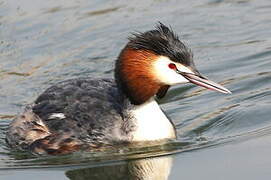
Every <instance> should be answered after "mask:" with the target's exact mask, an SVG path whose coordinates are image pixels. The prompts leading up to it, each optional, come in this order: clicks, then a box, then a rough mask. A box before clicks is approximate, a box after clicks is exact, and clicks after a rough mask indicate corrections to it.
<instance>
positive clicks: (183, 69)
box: [7, 24, 229, 154]
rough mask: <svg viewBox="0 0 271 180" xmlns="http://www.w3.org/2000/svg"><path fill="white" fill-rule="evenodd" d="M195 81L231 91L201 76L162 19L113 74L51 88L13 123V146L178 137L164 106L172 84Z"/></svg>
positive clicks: (90, 145)
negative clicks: (160, 103)
mask: <svg viewBox="0 0 271 180" xmlns="http://www.w3.org/2000/svg"><path fill="white" fill-rule="evenodd" d="M187 82H193V83H195V84H198V85H201V86H204V87H206V88H210V89H214V90H217V91H220V92H224V93H228V92H229V91H228V90H226V89H225V88H223V87H222V86H220V85H218V84H216V83H213V82H211V81H208V80H207V79H206V78H203V77H202V76H200V74H199V73H198V71H197V70H196V69H195V66H194V63H193V60H192V54H191V52H190V50H188V49H187V48H186V46H185V45H184V44H183V43H182V42H180V41H179V39H178V37H177V36H176V35H175V34H174V33H173V32H172V31H171V30H170V29H169V28H167V27H166V26H164V25H163V24H160V25H159V26H158V27H157V29H156V30H152V31H147V32H145V33H140V34H136V35H135V36H134V37H132V38H130V41H129V43H128V44H127V45H126V46H125V48H124V49H123V50H122V52H121V53H120V55H119V58H118V60H117V61H116V67H115V80H114V79H94V78H90V77H85V78H78V79H71V80H66V81H63V82H60V83H58V84H56V85H54V86H52V87H49V88H48V89H47V90H45V92H43V93H42V94H41V95H40V96H39V97H38V98H37V100H36V101H35V102H34V103H33V104H32V105H30V106H28V107H27V108H26V109H25V112H24V113H22V115H19V116H18V117H17V118H15V120H14V121H13V122H12V123H11V124H10V127H9V130H8V133H7V142H8V143H9V144H10V145H11V147H14V148H19V149H23V150H30V151H32V152H34V153H39V154H44V153H48V154H64V153H70V152H74V151H77V150H80V149H95V148H99V147H102V146H114V145H115V144H123V143H124V144H126V143H133V142H142V141H143V142H150V141H159V140H169V139H175V138H176V132H175V128H174V125H173V124H172V122H171V121H170V120H169V119H168V118H167V116H166V115H165V114H164V113H163V111H162V110H161V109H160V107H159V105H158V104H157V102H156V101H155V96H157V97H158V98H162V97H163V96H165V94H166V92H167V90H168V89H169V87H170V86H171V85H175V84H180V83H187Z"/></svg>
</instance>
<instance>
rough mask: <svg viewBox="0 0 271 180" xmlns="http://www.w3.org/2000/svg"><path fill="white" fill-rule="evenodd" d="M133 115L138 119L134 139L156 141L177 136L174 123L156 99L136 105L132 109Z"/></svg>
mask: <svg viewBox="0 0 271 180" xmlns="http://www.w3.org/2000/svg"><path fill="white" fill-rule="evenodd" d="M132 115H133V116H134V118H135V120H136V130H135V132H134V134H133V141H154V140H162V139H174V138H176V135H175V130H174V127H173V125H172V124H171V122H170V121H169V119H168V118H167V117H166V116H165V114H164V113H163V111H162V110H161V109H160V107H159V105H158V104H157V102H156V101H155V100H154V99H151V100H149V101H147V102H146V103H144V104H142V105H139V106H136V107H135V108H134V109H133V110H132Z"/></svg>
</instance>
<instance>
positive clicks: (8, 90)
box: [0, 0, 271, 180]
mask: <svg viewBox="0 0 271 180" xmlns="http://www.w3.org/2000/svg"><path fill="white" fill-rule="evenodd" d="M0 7H1V11H0V102H1V103H0V128H1V129H0V169H1V171H0V176H1V178H0V179H12V180H13V179H29V180H30V179H37V176H38V177H39V179H49V178H50V179H80V178H81V179H95V178H96V179H110V178H113V179H125V178H127V177H130V179H135V178H138V177H137V176H136V175H138V174H137V173H138V172H137V169H138V167H142V168H143V169H145V170H146V172H147V173H145V174H144V173H142V172H141V173H140V174H139V175H138V176H141V178H147V177H148V176H149V177H153V178H156V179H157V178H158V177H157V174H155V173H153V172H152V170H150V169H149V170H148V167H152V168H153V169H154V170H155V172H159V175H160V177H159V178H161V179H165V178H167V177H168V179H199V178H200V179H216V180H217V179H269V178H270V176H271V172H270V170H269V167H270V165H271V158H270V156H269V150H270V148H271V140H270V137H271V112H270V109H271V31H270V28H271V1H268V0H257V1H255V0H196V1H192V2H188V1H185V0H181V1H177V0H147V1H146V0H145V1H143V0H138V1H129V2H128V1H124V0H119V1H105V0H96V1H87V0H71V1H64V0H62V1H51V0H49V1H42V0H35V1H34V0H29V1H16V0H9V1H0ZM158 21H161V22H163V23H165V24H167V25H171V26H172V28H173V29H174V30H175V31H176V32H177V33H178V34H179V35H180V37H181V39H182V40H183V41H184V42H185V43H186V44H188V45H189V47H190V48H191V49H192V50H193V52H194V59H195V62H196V65H197V67H198V69H199V70H200V72H201V73H202V74H204V75H206V76H207V77H209V78H210V79H212V80H214V81H217V82H220V83H221V84H223V85H225V86H226V87H227V88H228V89H230V90H231V91H232V92H233V94H232V95H223V94H220V93H216V92H212V91H209V90H205V89H202V88H200V87H196V86H194V85H182V86H177V87H174V88H172V89H171V91H170V92H169V93H168V95H167V96H166V98H165V99H163V100H161V101H160V104H161V106H162V107H163V109H164V110H165V111H166V112H167V114H168V115H169V116H170V117H171V118H172V119H173V121H174V124H175V125H176V127H177V132H178V140H177V141H174V142H171V143H168V144H165V145H163V146H154V147H149V148H144V147H138V148H132V149H129V148H127V149H122V150H121V151H119V150H112V151H111V152H108V153H75V154H73V155H67V156H61V157H35V156H32V155H30V154H28V153H21V152H13V151H11V150H10V149H9V148H8V147H7V145H6V143H5V140H4V138H5V131H6V128H7V125H8V124H9V123H10V121H11V120H12V118H13V117H14V116H16V114H18V113H20V112H22V110H23V107H24V106H25V105H27V104H29V103H31V102H33V101H34V100H35V98H36V97H37V96H38V95H39V94H40V93H41V92H42V91H43V90H44V89H45V88H47V87H48V86H50V85H52V84H54V83H55V82H58V81H61V80H65V79H69V78H74V77H80V76H93V77H112V75H113V68H114V60H115V59H116V58H117V56H118V53H119V52H120V50H121V49H122V48H123V47H124V45H125V43H127V36H129V35H130V33H131V32H135V31H146V30H150V29H152V28H153V27H154V26H155V23H157V22H158Z"/></svg>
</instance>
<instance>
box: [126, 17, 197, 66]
mask: <svg viewBox="0 0 271 180" xmlns="http://www.w3.org/2000/svg"><path fill="white" fill-rule="evenodd" d="M129 40H130V42H129V43H128V45H127V47H128V48H132V49H136V50H149V51H152V52H154V53H155V54H157V55H162V56H167V57H169V58H170V59H171V60H172V61H175V62H178V63H182V64H184V65H186V66H191V67H194V62H193V55H192V52H191V50H190V49H188V48H187V47H186V46H185V44H184V43H182V42H181V41H180V40H179V37H178V35H176V34H175V33H174V32H173V31H172V29H171V28H168V27H167V26H165V25H164V24H162V23H160V22H159V23H158V24H157V26H156V29H154V30H150V31H147V32H144V33H134V34H133V36H132V37H130V38H129Z"/></svg>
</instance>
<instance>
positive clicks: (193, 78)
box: [180, 72, 231, 94]
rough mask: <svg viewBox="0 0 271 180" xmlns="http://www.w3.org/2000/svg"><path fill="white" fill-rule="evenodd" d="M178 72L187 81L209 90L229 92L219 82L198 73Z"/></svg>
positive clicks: (229, 92)
mask: <svg viewBox="0 0 271 180" xmlns="http://www.w3.org/2000/svg"><path fill="white" fill-rule="evenodd" d="M180 74H181V75H183V76H184V77H185V78H186V79H187V80H188V81H190V82H191V83H193V84H196V85H199V86H202V87H205V88H207V89H210V90H214V91H218V92H221V93H224V94H231V91H229V90H228V89H226V88H225V87H223V86H221V85H220V84H217V83H215V82H213V81H210V80H208V79H206V78H205V77H202V76H200V75H196V74H191V73H184V72H180Z"/></svg>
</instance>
